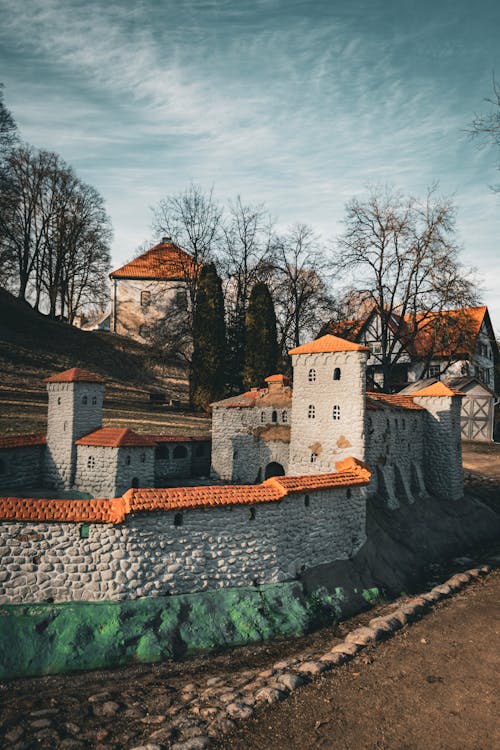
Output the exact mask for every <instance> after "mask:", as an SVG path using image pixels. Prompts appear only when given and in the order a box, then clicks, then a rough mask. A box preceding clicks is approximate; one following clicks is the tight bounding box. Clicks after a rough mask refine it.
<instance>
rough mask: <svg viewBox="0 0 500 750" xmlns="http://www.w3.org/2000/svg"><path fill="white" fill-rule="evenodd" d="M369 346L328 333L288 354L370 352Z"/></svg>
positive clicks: (291, 350)
mask: <svg viewBox="0 0 500 750" xmlns="http://www.w3.org/2000/svg"><path fill="white" fill-rule="evenodd" d="M369 351H370V350H369V349H368V347H367V346H362V345H361V344H355V343H354V342H352V341H347V339H341V338H340V337H339V336H333V335H332V334H331V333H327V334H325V335H324V336H320V337H319V339H315V340H314V341H310V342H309V343H307V344H303V345H302V346H297V347H296V348H295V349H290V350H289V352H288V354H316V353H317V354H322V353H326V352H369Z"/></svg>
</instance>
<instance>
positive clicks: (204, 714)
mask: <svg viewBox="0 0 500 750" xmlns="http://www.w3.org/2000/svg"><path fill="white" fill-rule="evenodd" d="M218 713H219V710H218V709H217V708H215V706H202V707H201V708H200V710H199V714H200V716H201V718H202V719H210V718H212V717H213V716H216V715H217V714H218Z"/></svg>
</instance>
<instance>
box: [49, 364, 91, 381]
mask: <svg viewBox="0 0 500 750" xmlns="http://www.w3.org/2000/svg"><path fill="white" fill-rule="evenodd" d="M104 382H105V381H104V378H101V376H100V375H96V374H95V373H94V372H89V371H88V370H81V369H80V368H79V367H72V368H71V369H70V370H64V372H58V373H57V374H56V375H51V376H50V378H45V379H44V383H104Z"/></svg>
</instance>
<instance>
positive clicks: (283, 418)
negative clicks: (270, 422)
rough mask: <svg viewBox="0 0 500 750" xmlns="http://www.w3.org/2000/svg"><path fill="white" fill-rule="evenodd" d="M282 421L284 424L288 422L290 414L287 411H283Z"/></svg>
mask: <svg viewBox="0 0 500 750" xmlns="http://www.w3.org/2000/svg"><path fill="white" fill-rule="evenodd" d="M281 421H282V422H283V424H286V423H287V422H288V412H287V411H282V412H281Z"/></svg>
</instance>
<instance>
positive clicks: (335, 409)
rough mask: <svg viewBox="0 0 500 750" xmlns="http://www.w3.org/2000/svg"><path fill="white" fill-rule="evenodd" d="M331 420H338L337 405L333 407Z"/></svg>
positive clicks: (338, 410) (338, 407)
mask: <svg viewBox="0 0 500 750" xmlns="http://www.w3.org/2000/svg"><path fill="white" fill-rule="evenodd" d="M332 419H340V406H339V405H338V404H335V406H334V407H333V410H332Z"/></svg>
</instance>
